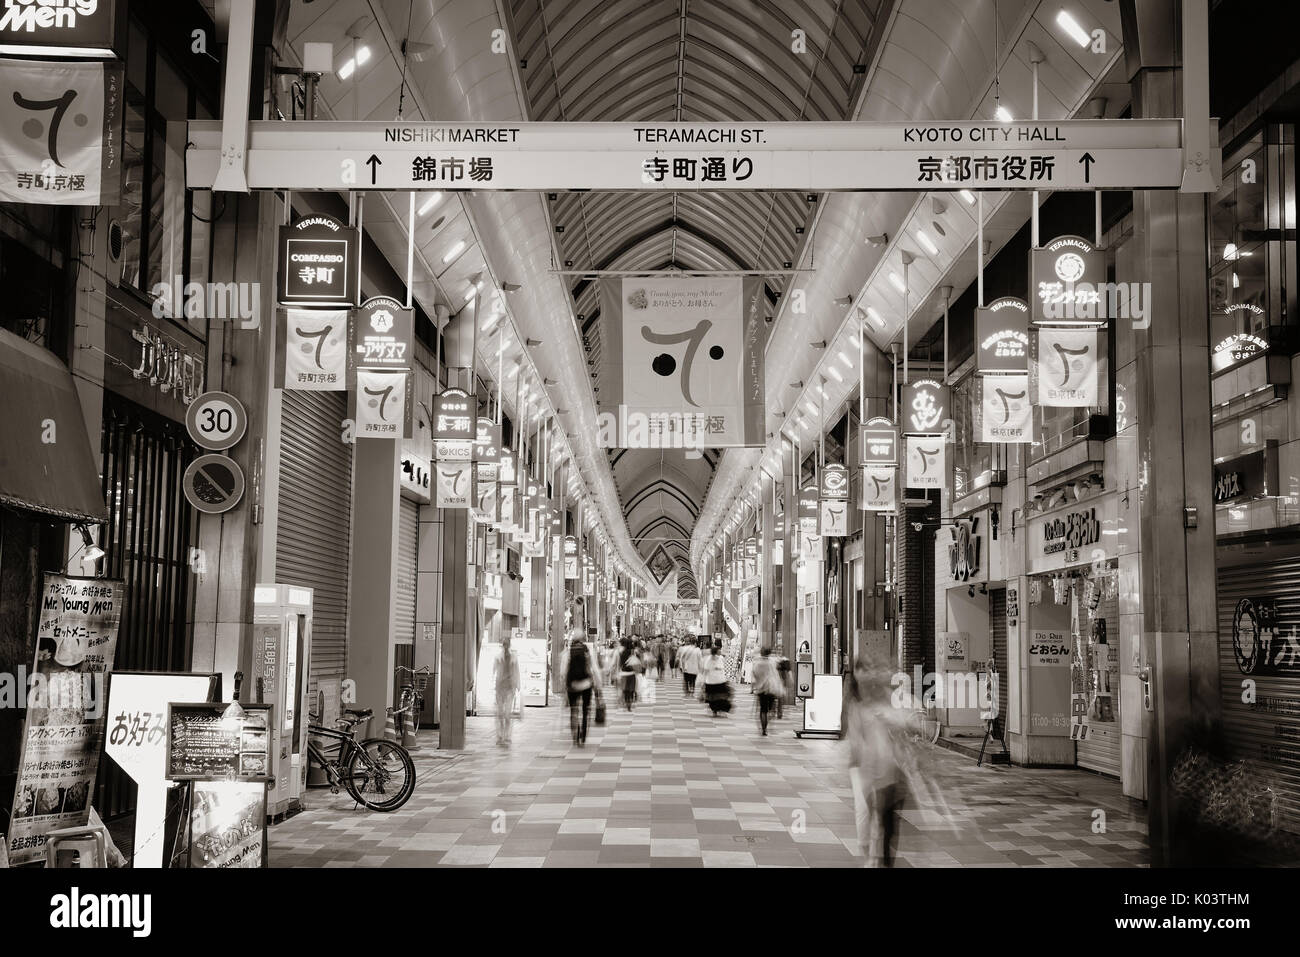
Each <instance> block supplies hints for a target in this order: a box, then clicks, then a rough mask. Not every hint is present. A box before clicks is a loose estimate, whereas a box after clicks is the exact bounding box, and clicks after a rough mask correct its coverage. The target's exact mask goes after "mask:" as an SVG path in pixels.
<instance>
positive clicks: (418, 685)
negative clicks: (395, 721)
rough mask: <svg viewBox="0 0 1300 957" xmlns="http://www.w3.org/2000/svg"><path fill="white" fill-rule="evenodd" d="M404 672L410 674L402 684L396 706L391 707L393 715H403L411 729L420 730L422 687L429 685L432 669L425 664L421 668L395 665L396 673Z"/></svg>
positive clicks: (422, 705)
mask: <svg viewBox="0 0 1300 957" xmlns="http://www.w3.org/2000/svg"><path fill="white" fill-rule="evenodd" d="M402 672H406V673H407V674H408V675H410V676H411V677H410V680H409V681H408V682H407V683H406V684H404V685H402V691H401V694H400V695H399V696H398V699H397V701H398V703H397V707H396V708H394V709H393V714H394V715H399V714H400V715H404V716H405V718H404V720H406V721H410V722H411V731H412V732H415V731H419V730H420V716H421V715H422V714H424V689H425V688H426V687H428V685H429V676H430V675H432V674H433V671H432V670H430V668H429V667H428V666H427V665H425V666H423V667H421V668H408V667H406V666H405V665H398V666H397V673H398V674H399V675H400V674H401V673H402Z"/></svg>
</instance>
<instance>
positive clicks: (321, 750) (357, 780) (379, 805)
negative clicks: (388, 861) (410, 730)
mask: <svg viewBox="0 0 1300 957" xmlns="http://www.w3.org/2000/svg"><path fill="white" fill-rule="evenodd" d="M373 714H374V712H373V711H372V710H371V709H370V708H365V709H362V710H356V709H353V708H344V709H343V715H342V716H341V717H340V718H339V719H338V724H339V727H338V728H326V727H324V726H323V725H318V724H308V726H307V731H308V735H309V736H308V738H307V765H308V769H310V767H311V765H312V763H315V764H316V765H317V766H318V767H320V768H321V769H322V770H323V771H324V772H325V776H326V777H327V778H328V779H329V782H330V793H331V794H338V792H339V787H340V786H342V787H344V788H346V789H347V792H348V794H350V795H352V798H353V800H355V801H356V802H357V803H358V804H364V805H365V806H366V807H368V808H369V809H370V810H372V811H396V810H397V809H398V808H399V807H401V806H402V805H403V804H405V803H406V802H407V801H408V800H410V797H411V795H412V794H413V793H415V762H414V761H412V760H411V755H410V753H409V752H408V751H407V750H406V749H405V748H403V747H402V746H401V745H399V744H394V743H393V742H392V741H385V740H384V739H383V738H366V739H365V740H364V741H357V736H356V727H357V725H359V724H361V723H362V722H364V721H367V720H369V718H370V717H371V715H373ZM312 717H315V715H313V716H312ZM313 737H314V738H316V739H317V740H319V739H322V738H324V739H328V740H329V741H331V742H336V743H337V746H338V753H337V754H333V753H326V751H325V748H330V749H331V751H332V749H333V747H334V745H333V744H327V745H325V746H324V747H322V746H321V745H320V744H318V743H317V740H313Z"/></svg>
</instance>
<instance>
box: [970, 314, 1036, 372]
mask: <svg viewBox="0 0 1300 957" xmlns="http://www.w3.org/2000/svg"><path fill="white" fill-rule="evenodd" d="M975 343H976V349H975V371H976V372H980V373H983V372H1019V373H1022V374H1024V373H1027V372H1028V371H1029V304H1028V303H1027V302H1025V301H1024V300H1023V299H1017V298H1016V297H1015V296H1003V297H1002V298H1001V299H995V300H994V301H993V302H991V303H989V304H988V305H987V306H985V307H984V308H982V309H976V310H975Z"/></svg>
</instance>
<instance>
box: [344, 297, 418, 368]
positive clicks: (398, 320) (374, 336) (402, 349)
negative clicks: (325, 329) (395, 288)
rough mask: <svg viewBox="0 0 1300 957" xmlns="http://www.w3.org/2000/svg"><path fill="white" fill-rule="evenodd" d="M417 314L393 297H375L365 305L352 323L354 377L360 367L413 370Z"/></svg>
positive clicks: (351, 365) (351, 354)
mask: <svg viewBox="0 0 1300 957" xmlns="http://www.w3.org/2000/svg"><path fill="white" fill-rule="evenodd" d="M414 330H415V311H414V310H413V309H407V308H406V307H405V306H403V305H402V304H401V303H400V302H398V301H397V300H396V299H393V298H392V297H390V296H374V297H372V298H370V299H367V300H366V301H365V302H363V303H362V304H361V305H360V307H359V308H358V309H357V310H356V314H355V315H354V317H353V320H352V333H351V335H350V336H349V341H350V342H351V344H352V348H351V350H350V351H349V353H348V355H349V362H348V366H349V370H350V375H355V374H356V370H357V369H358V368H366V369H409V368H411V339H412V337H413V335H414Z"/></svg>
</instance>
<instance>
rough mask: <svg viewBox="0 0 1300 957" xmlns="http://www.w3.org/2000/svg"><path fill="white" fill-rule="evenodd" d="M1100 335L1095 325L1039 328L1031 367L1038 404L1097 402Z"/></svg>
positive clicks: (1056, 405) (1059, 405)
mask: <svg viewBox="0 0 1300 957" xmlns="http://www.w3.org/2000/svg"><path fill="white" fill-rule="evenodd" d="M1097 338H1098V337H1097V330H1096V329H1046V328H1044V329H1039V330H1038V336H1037V339H1038V356H1037V359H1036V361H1035V362H1034V363H1033V365H1032V366H1031V368H1032V369H1033V370H1034V373H1035V376H1036V378H1037V380H1038V382H1037V389H1036V392H1037V395H1038V404H1039V405H1042V406H1047V407H1049V408H1067V409H1068V408H1088V407H1091V406H1095V405H1097V404H1098V396H1097V389H1098V380H1099V379H1100V378H1101V377H1100V375H1099V372H1100V368H1099V366H1098V361H1097V351H1098V350H1097Z"/></svg>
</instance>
